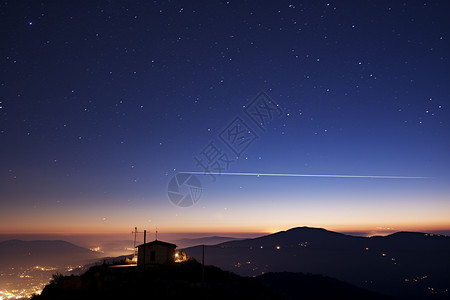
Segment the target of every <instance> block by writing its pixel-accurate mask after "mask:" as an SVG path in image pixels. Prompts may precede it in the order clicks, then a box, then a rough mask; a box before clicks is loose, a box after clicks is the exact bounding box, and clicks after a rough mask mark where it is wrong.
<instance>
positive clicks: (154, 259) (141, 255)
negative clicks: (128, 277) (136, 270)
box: [137, 240, 177, 266]
mask: <svg viewBox="0 0 450 300" xmlns="http://www.w3.org/2000/svg"><path fill="white" fill-rule="evenodd" d="M176 247H177V245H175V244H171V243H166V242H162V241H158V240H154V241H153V242H150V243H145V244H142V245H139V246H137V248H138V259H137V265H138V266H145V265H155V264H158V265H161V264H171V263H173V262H174V261H175V248H176Z"/></svg>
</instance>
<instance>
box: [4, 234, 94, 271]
mask: <svg viewBox="0 0 450 300" xmlns="http://www.w3.org/2000/svg"><path fill="white" fill-rule="evenodd" d="M99 257H101V254H99V253H96V252H93V251H91V250H89V249H87V248H83V247H80V246H77V245H74V244H72V243H69V242H66V241H62V240H35V241H22V240H8V241H3V242H0V267H1V268H8V267H16V266H18V265H20V266H22V267H23V266H32V265H51V266H56V265H64V266H67V265H70V264H84V263H86V262H87V261H89V260H93V259H98V258H99Z"/></svg>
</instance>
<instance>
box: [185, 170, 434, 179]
mask: <svg viewBox="0 0 450 300" xmlns="http://www.w3.org/2000/svg"><path fill="white" fill-rule="evenodd" d="M182 173H188V174H193V175H228V176H257V177H259V176H272V177H322V178H375V179H430V178H431V177H422V176H385V175H343V174H289V173H288V174H286V173H245V172H242V173H241V172H235V173H229V172H223V173H221V172H207V173H205V172H182Z"/></svg>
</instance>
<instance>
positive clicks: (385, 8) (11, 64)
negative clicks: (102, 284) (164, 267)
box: [0, 1, 450, 233]
mask: <svg viewBox="0 0 450 300" xmlns="http://www.w3.org/2000/svg"><path fill="white" fill-rule="evenodd" d="M449 10H450V4H449V3H448V2H447V1H405V2H402V1H342V2H341V1H302V2H298V1H270V2H269V1H189V2H188V1H2V3H1V4H0V28H1V29H0V39H1V40H0V41H1V43H0V54H1V55H0V200H1V208H0V233H57V232H58V233H81V232H82V233H94V232H95V233H98V232H104V233H106V232H128V231H131V230H132V229H133V228H134V226H138V227H139V228H147V229H148V230H152V231H153V230H154V229H155V227H156V226H157V227H158V230H160V231H162V232H196V231H197V232H199V231H200V232H233V231H234V232H244V231H246V232H269V231H274V230H277V229H287V228H290V227H294V226H303V225H307V226H316V227H325V228H327V229H330V230H341V231H345V230H353V231H357V230H366V231H383V230H450V218H449V217H450V184H449V183H450V156H449V155H448V153H450V135H449V133H450V124H449V120H450V111H449V99H450V92H449V89H448V87H449V86H450V80H449V79H450V77H449V75H450V68H449V67H450V66H449V53H450V43H449V39H450V36H449V28H450V26H449V25H450V19H449V18H448V11H449ZM261 97H263V98H264V99H265V100H264V99H263V100H261ZM252 101H255V102H252ZM261 101H262V102H261ZM252 103H253V106H252ZM261 103H265V104H267V105H269V106H270V107H271V108H272V110H266V111H265V116H266V118H264V119H260V120H259V123H258V122H255V120H254V119H252V116H255V115H254V114H251V109H254V108H255V107H256V109H258V108H259V109H260V111H264V109H263V108H262V106H261ZM255 105H256V106H255ZM258 105H259V106H258ZM248 112H250V113H248ZM269 114H270V116H269ZM267 116H268V117H267ZM261 121H263V123H264V124H262V123H261ZM236 122H238V123H239V124H236ZM261 125H263V126H261ZM234 129H236V130H237V131H239V132H243V134H244V135H243V136H238V135H234V136H233V135H232V133H233V130H234ZM241 129H242V130H241ZM237 131H236V132H235V133H237ZM227 138H228V139H230V138H234V140H232V141H231V142H234V145H235V146H237V147H238V149H235V150H237V151H236V152H233V151H232V149H231V147H230V145H226V140H227ZM228 141H229V142H230V140H228ZM208 145H209V146H211V145H214V146H215V147H216V148H217V149H218V151H219V153H220V155H219V154H218V155H216V156H215V158H216V159H219V158H221V159H222V162H223V161H224V159H225V158H226V159H228V161H229V162H228V163H227V164H226V165H225V169H226V170H225V169H223V170H221V172H229V173H242V172H245V173H264V174H272V173H275V174H312V175H317V174H322V175H353V176H359V175H364V176H401V177H426V178H414V179H412V178H387V177H386V178H358V177H356V178H333V177H286V176H259V177H258V176H237V175H218V174H216V175H214V176H212V175H211V174H206V175H201V174H199V175H195V178H197V179H198V180H199V182H200V183H201V186H202V189H201V197H200V198H199V199H196V200H197V201H196V203H195V204H193V205H191V206H189V207H179V206H177V205H175V204H173V203H172V202H171V200H170V199H169V197H168V196H169V195H168V185H169V182H170V181H171V179H172V178H173V176H175V175H177V174H178V173H179V172H203V171H204V169H203V168H202V167H201V166H200V165H199V163H198V161H199V160H201V159H203V160H202V161H203V162H206V163H207V161H206V160H205V157H204V154H205V153H206V154H208V153H209V154H210V155H212V154H213V153H212V152H211V151H209V152H208ZM209 150H211V148H210V149H209ZM216 162H217V160H216ZM222 166H223V164H222ZM211 167H212V169H211V170H213V169H214V167H213V165H211ZM219 173H220V172H219ZM213 177H214V178H213ZM183 191H185V190H180V193H183Z"/></svg>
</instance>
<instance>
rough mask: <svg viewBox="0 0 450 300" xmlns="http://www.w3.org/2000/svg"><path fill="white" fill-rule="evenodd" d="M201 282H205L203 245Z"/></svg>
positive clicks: (203, 252) (203, 249) (203, 248)
mask: <svg viewBox="0 0 450 300" xmlns="http://www.w3.org/2000/svg"><path fill="white" fill-rule="evenodd" d="M202 282H205V244H203V245H202Z"/></svg>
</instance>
